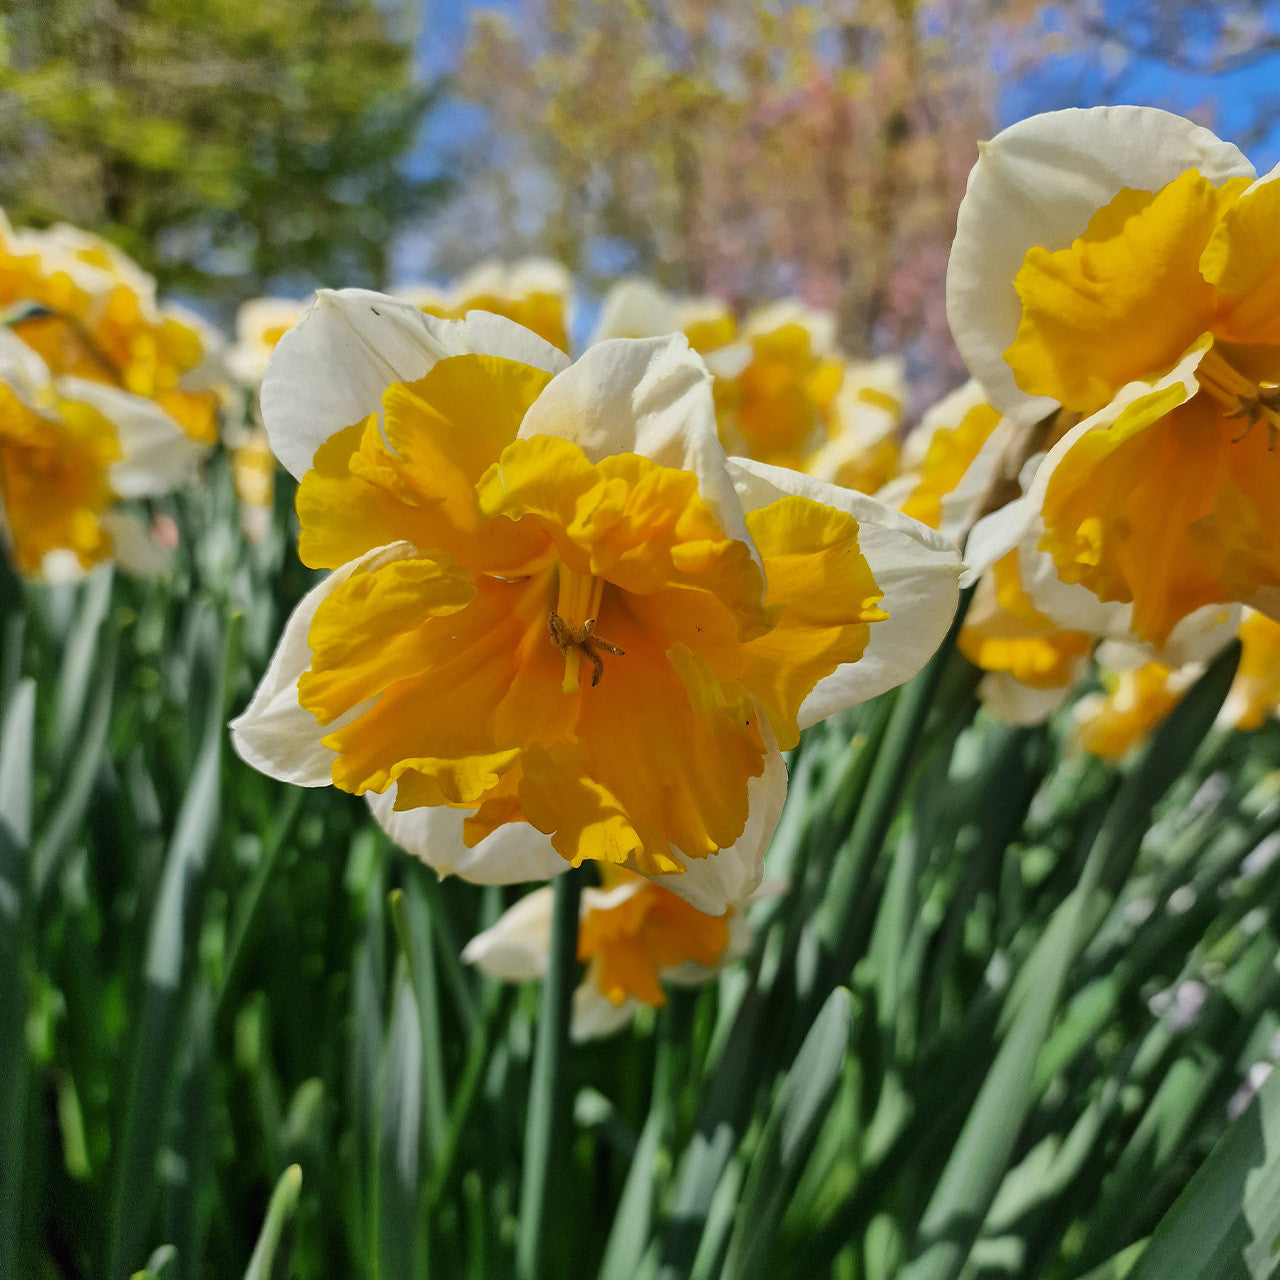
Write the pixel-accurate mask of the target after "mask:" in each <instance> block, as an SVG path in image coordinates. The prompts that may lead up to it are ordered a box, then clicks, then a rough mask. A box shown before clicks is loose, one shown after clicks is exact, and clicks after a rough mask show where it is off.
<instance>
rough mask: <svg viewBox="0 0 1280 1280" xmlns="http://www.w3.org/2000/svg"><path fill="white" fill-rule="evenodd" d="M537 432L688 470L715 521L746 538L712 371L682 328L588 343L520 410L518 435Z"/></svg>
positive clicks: (598, 454)
mask: <svg viewBox="0 0 1280 1280" xmlns="http://www.w3.org/2000/svg"><path fill="white" fill-rule="evenodd" d="M536 435H544V436H555V437H557V438H559V439H562V440H572V441H573V443H574V444H576V445H578V447H579V448H580V449H582V451H583V452H584V453H585V454H586V455H587V457H588V458H590V459H591V461H592V462H599V461H601V460H602V459H603V458H607V457H609V456H610V455H611V454H615V453H640V454H643V455H644V456H645V457H647V458H651V459H652V460H653V461H654V462H656V463H658V465H659V466H663V467H675V468H678V469H679V470H682V471H692V472H693V473H694V475H696V476H697V477H698V492H699V494H700V495H701V497H702V498H703V499H704V500H705V501H706V502H707V503H709V504H710V506H711V507H712V509H713V510H714V511H715V513H716V515H717V517H718V519H719V521H720V526H721V528H722V529H723V530H724V531H725V533H726V534H727V535H728V536H729V537H730V538H737V539H740V540H741V541H743V542H745V543H747V544H748V546H750V545H751V540H750V538H748V537H747V530H746V525H745V524H744V523H743V519H742V509H741V507H740V506H739V504H738V500H737V498H736V497H735V495H734V490H733V481H732V480H731V479H730V477H729V473H728V471H727V470H726V467H725V454H724V450H723V449H722V448H721V446H720V438H719V436H718V435H717V433H716V412H715V402H714V401H713V399H712V396H711V375H710V374H709V373H708V372H707V367H706V365H705V364H704V363H703V362H702V360H701V358H700V357H699V356H698V355H697V353H696V352H694V351H692V350H691V349H690V347H689V341H688V339H687V338H685V337H684V336H683V335H682V334H674V335H671V336H668V337H664V338H648V339H631V340H628V339H623V338H618V339H611V340H610V341H607V342H600V343H597V344H596V345H595V346H593V347H589V348H588V349H587V350H586V351H585V352H584V353H583V355H582V356H581V357H580V358H579V359H578V360H577V361H576V362H575V363H574V364H573V365H572V366H570V367H569V368H568V369H566V370H565V371H564V372H563V373H559V374H557V375H556V376H555V377H554V378H552V380H551V381H550V382H549V383H548V384H547V387H546V389H545V390H544V391H543V393H542V394H541V395H540V396H539V397H538V399H537V400H536V401H534V403H533V404H532V405H531V406H530V408H529V411H528V413H526V414H525V416H524V421H523V422H522V423H521V424H520V438H521V439H528V438H529V437H530V436H536Z"/></svg>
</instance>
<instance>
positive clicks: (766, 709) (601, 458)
mask: <svg viewBox="0 0 1280 1280" xmlns="http://www.w3.org/2000/svg"><path fill="white" fill-rule="evenodd" d="M1274 191H1275V187H1274V185H1272V184H1271V183H1270V182H1269V181H1268V179H1265V178H1264V179H1261V180H1256V181H1255V175H1254V174H1253V172H1252V170H1251V169H1250V168H1249V166H1248V164H1247V162H1246V161H1245V159H1244V157H1243V156H1242V155H1241V154H1240V153H1239V152H1238V151H1237V150H1236V149H1235V148H1234V147H1232V146H1231V145H1230V144H1228V143H1225V142H1222V141H1220V140H1218V139H1216V138H1214V137H1213V136H1212V135H1211V134H1208V133H1207V132H1206V131H1204V130H1201V129H1197V128H1195V127H1194V126H1192V125H1191V124H1189V123H1188V122H1186V121H1182V120H1179V119H1177V118H1176V117H1172V116H1166V115H1165V114H1164V113H1160V112H1150V111H1145V110H1142V109H1138V108H1109V109H1105V110H1101V111H1097V112H1083V113H1078V112H1066V113H1055V114H1053V115H1049V116H1043V117H1036V118H1034V119H1032V120H1029V121H1025V122H1023V123H1022V124H1020V125H1017V126H1014V127H1013V128H1012V129H1010V130H1007V131H1006V132H1005V133H1004V134H1001V135H1000V136H999V137H998V138H996V139H995V140H994V141H993V142H991V143H990V144H988V145H987V146H986V147H985V148H984V150H983V152H982V157H981V159H980V161H979V163H978V166H977V168H976V169H975V172H974V175H973V178H972V179H971V182H970V187H969V193H968V195H967V197H966V201H965V205H964V206H963V207H962V209H961V216H960V220H959V226H958V232H957V239H956V246H955V250H954V253H953V258H952V266H951V275H950V281H949V288H948V308H949V314H950V318H951V321H952V325H953V329H954V331H955V335H956V338H957V343H958V345H959V347H960V349H961V352H962V354H963V355H964V357H965V359H966V361H967V363H968V365H969V367H970V369H971V371H972V373H973V374H974V381H973V382H971V383H970V384H968V385H966V386H964V387H962V388H960V389H959V390H957V391H956V392H955V393H954V394H953V395H951V396H949V397H947V398H946V399H945V400H944V401H942V402H941V403H939V404H937V405H935V406H933V407H932V408H930V409H928V410H927V411H926V412H925V413H924V414H923V416H922V418H921V420H920V422H919V425H917V426H915V427H914V428H913V429H912V430H911V431H909V432H906V431H904V429H903V426H904V420H905V418H906V404H907V400H908V388H907V385H906V383H905V375H904V371H903V367H902V366H901V364H900V363H896V362H894V361H893V360H891V359H887V360H881V361H877V362H870V363H867V362H863V363H858V362H854V361H850V360H848V359H846V358H845V357H843V356H842V355H841V354H840V352H839V347H838V343H837V342H836V339H835V334H834V330H833V325H832V322H831V318H830V317H828V316H823V315H821V314H819V313H814V312H812V311H810V310H808V309H806V308H805V307H803V306H801V305H799V304H798V303H792V302H784V303H774V304H772V305H769V306H765V307H761V308H758V309H756V310H754V311H752V312H750V313H748V314H747V315H745V316H741V317H740V316H737V315H735V314H734V313H733V312H732V311H730V310H729V309H728V308H727V307H726V306H724V305H723V304H721V303H718V302H716V301H715V300H713V299H690V298H677V297H673V296H671V295H668V294H666V293H664V292H663V291H662V290H660V289H658V288H657V287H656V286H653V285H651V284H649V283H648V282H645V281H637V280H632V281H624V282H620V283H619V285H618V287H617V288H616V289H615V290H613V291H612V292H611V294H610V296H609V298H608V299H606V300H605V304H604V306H603V309H602V311H601V314H600V320H599V324H598V326H597V329H596V331H595V333H594V334H592V335H590V339H591V340H590V341H589V342H585V343H583V344H581V347H582V349H580V350H579V351H577V352H576V359H571V358H570V356H569V354H567V350H566V349H567V348H568V346H569V337H568V334H569V329H568V328H567V326H566V310H565V294H566V291H567V281H566V279H565V277H564V275H563V273H562V272H560V271H559V269H558V268H556V267H555V265H554V264H548V263H524V264H520V265H519V266H517V267H516V268H510V269H508V268H500V267H497V266H491V267H487V268H485V269H483V270H482V271H480V272H479V273H477V274H476V275H475V276H474V277H472V278H470V279H469V280H464V281H462V282H460V283H459V284H458V285H457V286H455V287H454V288H453V289H451V290H449V291H447V292H443V293H440V292H430V293H422V292H419V293H416V294H410V293H405V294H401V295H398V296H391V295H383V294H373V293H368V292H365V291H361V290H340V291H336V292H331V291H322V292H321V293H320V294H319V295H318V296H317V297H316V298H315V299H314V300H313V301H312V302H311V303H309V304H301V303H295V302H292V301H286V300H278V299H264V300H259V301H258V302H256V303H254V304H251V305H250V306H248V307H246V308H245V310H244V311H243V312H242V314H241V319H240V325H239V331H238V334H237V340H236V342H235V344H234V346H232V347H230V348H226V346H225V344H223V343H222V342H221V341H220V340H219V338H218V336H217V335H216V334H215V333H213V332H212V331H210V330H209V329H208V328H207V326H204V325H203V324H202V323H201V322H200V321H198V320H197V319H195V318H194V317H191V316H187V315H185V314H183V313H180V312H177V311H176V310H175V309H173V308H171V307H168V306H167V305H165V304H164V303H162V302H160V301H159V300H158V299H157V298H156V297H155V293H154V287H153V285H152V284H151V282H150V281H148V280H147V278H146V277H145V276H144V275H143V274H142V273H141V272H140V271H138V269H137V268H136V267H135V266H134V265H133V264H132V263H130V262H129V261H128V260H127V259H124V258H123V257H122V256H121V255H119V254H118V253H117V252H116V251H115V250H112V249H111V248H110V247H109V246H107V245H105V244H104V243H103V242H101V241H99V240H97V239H96V238H95V237H92V236H89V235H87V234H86V233H83V232H79V231H73V230H72V229H70V228H56V229H54V230H52V231H49V232H23V231H14V230H13V229H11V228H9V227H8V226H7V225H0V308H2V316H0V319H2V321H3V323H2V325H0V497H2V498H3V505H2V506H0V512H2V513H3V528H4V534H5V541H4V547H5V556H4V559H3V562H2V572H0V1277H7V1276H10V1275H13V1276H22V1277H37V1278H39V1280H44V1278H45V1277H66V1278H71V1277H77V1278H78V1277H86V1278H88V1277H95V1278H98V1277H105V1278H107V1280H126V1278H127V1277H131V1276H134V1275H136V1274H142V1275H144V1276H146V1277H150V1278H151V1280H179V1278H187V1277H190V1278H192V1280H195V1278H197V1277H214V1276H218V1277H223V1276H229V1275H245V1276H246V1280H266V1278H267V1277H271V1278H272V1280H283V1278H284V1277H286V1276H296V1277H299V1278H302V1280H310V1278H311V1277H333V1278H334V1280H340V1278H342V1280H345V1278H346V1277H361V1278H362V1277H370V1278H371V1280H372V1278H378V1280H381V1278H383V1277H386V1278H387V1280H391V1278H392V1277H394V1278H395V1280H412V1278H416V1277H427V1276H447V1277H474V1278H475V1280H493V1278H494V1277H508V1276H515V1277H518V1280H535V1278H536V1277H546V1278H548V1280H570V1278H571V1277H572V1278H575V1280H576V1278H577V1277H582V1276H599V1277H601V1278H602V1280H631V1278H632V1277H652V1278H654V1280H678V1278H683V1277H697V1278H698V1280H713V1278H715V1277H719V1278H721V1280H750V1278H753V1277H766V1276H767V1277H769V1278H770V1280H777V1278H780V1277H797V1278H801V1277H803V1278H805V1280H808V1278H810V1277H825V1276H831V1277H836V1278H838V1280H961V1278H963V1280H1121V1278H1122V1277H1126V1276H1127V1277H1131V1278H1132V1280H1236V1278H1237V1277H1238V1278H1240V1280H1261V1278H1262V1277H1270V1276H1273V1275H1275V1274H1277V1271H1278V1269H1280V1072H1277V1073H1271V1064H1272V1062H1273V1061H1274V1060H1276V1059H1277V1058H1280V927H1278V925H1277V919H1276V904H1277V901H1278V898H1280V856H1278V855H1280V726H1278V725H1277V722H1276V714H1275V713H1276V708H1277V706H1280V622H1277V621H1276V620H1275V619H1276V616H1277V613H1278V612H1280V609H1278V607H1277V603H1276V601H1277V598H1278V597H1277V594H1276V592H1277V588H1278V587H1280V553H1278V552H1277V546H1278V545H1280V543H1278V542H1277V538H1276V536H1275V535H1276V534H1277V533H1278V532H1280V462H1278V461H1277V457H1280V455H1278V454H1277V452H1276V448H1275V446H1276V438H1277V434H1278V433H1280V356H1277V354H1276V353H1277V352H1280V328H1278V327H1277V320H1276V315H1277V311H1276V303H1277V300H1280V249H1278V248H1277V246H1280V206H1277V204H1276V198H1275V195H1274ZM276 459H278V460H279V463H280V464H281V466H282V467H283V468H284V469H283V470H278V469H277V467H276ZM229 723H230V726H231V728H230V732H228V724H229Z"/></svg>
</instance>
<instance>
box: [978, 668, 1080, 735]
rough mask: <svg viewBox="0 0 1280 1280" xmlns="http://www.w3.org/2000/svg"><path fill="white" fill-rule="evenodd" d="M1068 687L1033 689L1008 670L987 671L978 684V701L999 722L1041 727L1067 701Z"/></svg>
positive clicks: (1069, 690)
mask: <svg viewBox="0 0 1280 1280" xmlns="http://www.w3.org/2000/svg"><path fill="white" fill-rule="evenodd" d="M1070 692H1071V685H1070V684H1063V685H1054V686H1053V687H1052V688H1050V689H1036V688H1033V687H1032V686H1031V685H1029V684H1023V683H1022V682H1021V681H1019V680H1015V679H1014V678H1013V676H1011V675H1010V674H1009V672H1007V671H988V672H987V673H986V674H985V675H984V676H983V677H982V679H981V680H979V681H978V698H979V699H980V701H981V702H982V705H983V706H984V707H985V708H986V709H987V710H988V711H989V712H990V713H991V714H992V715H993V716H995V718H996V719H997V720H999V721H1001V722H1002V723H1004V724H1010V725H1033V724H1043V723H1044V722H1045V721H1046V720H1047V719H1048V718H1049V717H1050V716H1051V715H1053V713H1054V712H1055V711H1056V710H1057V709H1058V708H1059V707H1060V706H1061V705H1062V704H1063V702H1064V701H1065V700H1066V697H1067V694H1069V693H1070Z"/></svg>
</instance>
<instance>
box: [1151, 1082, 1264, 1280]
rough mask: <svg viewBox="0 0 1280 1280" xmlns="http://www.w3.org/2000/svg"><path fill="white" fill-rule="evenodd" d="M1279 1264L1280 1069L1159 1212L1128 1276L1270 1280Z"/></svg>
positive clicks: (1176, 1279)
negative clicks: (1157, 1221)
mask: <svg viewBox="0 0 1280 1280" xmlns="http://www.w3.org/2000/svg"><path fill="white" fill-rule="evenodd" d="M1277 1271H1280V1071H1272V1072H1271V1073H1270V1075H1268V1077H1267V1078H1266V1080H1265V1081H1263V1084H1262V1087H1261V1088H1260V1089H1259V1090H1258V1092H1257V1095H1256V1096H1255V1097H1254V1099H1253V1101H1252V1102H1251V1103H1250V1104H1249V1106H1248V1107H1247V1108H1246V1109H1245V1111H1244V1114H1243V1115H1241V1116H1240V1117H1239V1118H1238V1119H1237V1120H1236V1121H1235V1122H1234V1123H1233V1124H1232V1125H1231V1127H1230V1128H1229V1129H1228V1130H1227V1132H1226V1133H1225V1134H1224V1135H1223V1136H1222V1138H1221V1139H1220V1140H1219V1142H1218V1144H1217V1146H1215V1147H1214V1149H1213V1151H1212V1152H1211V1153H1210V1155H1209V1158H1208V1159H1207V1160H1206V1161H1205V1162H1204V1164H1203V1165H1201V1166H1200V1168H1199V1169H1198V1170H1197V1171H1196V1174H1195V1176H1194V1177H1193V1178H1192V1179H1191V1181H1190V1183H1189V1184H1188V1185H1187V1188H1186V1190H1184V1191H1183V1193H1182V1195H1181V1196H1179V1197H1178V1199H1177V1201H1176V1202H1175V1203H1174V1205H1173V1207H1172V1208H1171V1209H1170V1210H1169V1212H1168V1213H1167V1214H1165V1216H1164V1218H1163V1219H1161V1221H1160V1224H1159V1225H1158V1226H1157V1227H1156V1229H1155V1231H1154V1232H1153V1233H1152V1235H1151V1240H1150V1243H1149V1244H1148V1245H1147V1248H1146V1250H1145V1251H1144V1252H1143V1254H1142V1257H1141V1258H1140V1259H1139V1261H1138V1264H1137V1266H1136V1267H1134V1269H1133V1270H1132V1271H1131V1272H1130V1273H1129V1276H1128V1280H1270V1278H1271V1277H1273V1276H1275V1275H1276V1274H1277Z"/></svg>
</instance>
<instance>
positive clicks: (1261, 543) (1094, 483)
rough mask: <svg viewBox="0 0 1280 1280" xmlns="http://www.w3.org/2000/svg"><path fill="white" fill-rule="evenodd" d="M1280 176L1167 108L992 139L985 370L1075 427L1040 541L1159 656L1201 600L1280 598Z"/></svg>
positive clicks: (1052, 469) (1030, 125)
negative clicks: (1126, 615) (1126, 613)
mask: <svg viewBox="0 0 1280 1280" xmlns="http://www.w3.org/2000/svg"><path fill="white" fill-rule="evenodd" d="M1275 176H1276V175H1275V174H1272V175H1270V176H1269V177H1268V178H1264V179H1261V180H1255V175H1254V172H1253V169H1252V168H1251V166H1250V165H1249V163H1248V161H1247V160H1245V158H1244V156H1242V155H1241V154H1240V152H1239V151H1238V150H1236V148H1235V147H1233V146H1231V145H1230V144H1229V143H1226V142H1222V141H1220V140H1219V139H1218V138H1215V137H1214V136H1213V135H1212V134H1211V133H1209V132H1208V131H1207V130H1205V129H1201V128H1198V127H1197V126H1195V125H1193V124H1191V123H1190V122H1189V121H1187V120H1183V119H1181V118H1179V117H1177V116H1172V115H1169V114H1167V113H1165V112H1161V111H1155V110H1152V109H1148V108H1140V107H1103V108H1095V109H1092V110H1088V111H1062V112H1054V113H1050V114H1048V115H1043V116H1037V117H1034V118H1033V119H1030V120H1026V121H1023V122H1022V123H1020V124H1018V125H1015V126H1013V127H1012V128H1010V129H1007V130H1005V131H1004V132H1003V133H1001V134H1000V135H999V136H998V137H996V138H995V139H994V140H993V141H992V142H991V143H989V144H987V145H986V146H985V147H983V148H982V151H981V156H980V159H979V161H978V164H977V166H976V167H975V169H974V171H973V173H972V175H971V176H970V181H969V188H968V192H967V194H966V196H965V200H964V203H963V205H962V207H961V211H960V215H959V220H958V225H957V233H956V240H955V244H954V247H953V250H952V257H951V265H950V270H949V275H948V288H947V309H948V316H949V319H950V321H951V326H952V330H953V332H954V334H955V336H956V341H957V343H958V344H959V346H960V350H961V353H962V354H963V355H964V357H965V360H966V362H967V363H968V365H969V368H970V370H971V371H972V372H973V374H974V376H975V377H976V378H977V379H978V381H979V383H980V384H981V385H982V388H983V390H984V392H985V393H986V395H987V397H988V398H989V399H990V401H991V403H992V404H993V405H995V407H996V408H998V409H1000V410H1002V411H1003V412H1005V413H1006V414H1009V415H1012V416H1015V417H1018V418H1020V419H1021V420H1022V421H1031V420H1033V419H1035V418H1037V417H1041V416H1043V415H1045V414H1047V413H1058V414H1059V418H1060V420H1062V419H1065V423H1064V425H1065V424H1069V423H1075V424H1076V425H1074V426H1072V427H1071V429H1070V430H1068V431H1066V434H1065V435H1064V436H1063V437H1062V439H1061V440H1060V441H1059V442H1058V443H1057V444H1056V445H1055V446H1054V447H1053V448H1052V449H1050V451H1049V453H1048V455H1047V456H1046V457H1045V459H1044V460H1043V462H1042V464H1041V466H1040V468H1039V470H1038V471H1037V473H1036V477H1035V483H1034V485H1033V486H1032V488H1033V489H1034V491H1035V496H1036V503H1037V510H1038V512H1039V514H1040V516H1041V518H1042V521H1043V528H1042V531H1041V533H1040V537H1039V540H1038V546H1039V547H1040V548H1041V549H1042V550H1043V551H1045V552H1046V553H1047V554H1048V555H1050V556H1051V557H1052V560H1053V563H1054V565H1055V567H1056V573H1057V576H1058V577H1059V579H1060V580H1061V581H1062V582H1065V583H1071V584H1079V585H1081V586H1083V587H1085V588H1086V589H1087V590H1088V591H1089V592H1091V593H1093V595H1094V596H1095V597H1096V598H1098V599H1100V600H1102V601H1108V602H1120V603H1124V604H1131V605H1132V619H1131V621H1132V628H1133V631H1134V633H1135V634H1136V635H1137V636H1138V637H1140V638H1142V639H1144V640H1149V641H1153V642H1155V643H1157V644H1159V643H1162V642H1164V641H1165V640H1166V639H1167V637H1168V636H1169V635H1170V633H1171V632H1172V631H1173V629H1174V627H1175V626H1176V625H1177V623H1178V622H1179V620H1180V619H1183V618H1185V617H1186V616H1187V615H1189V614H1191V613H1193V612H1194V611H1195V610H1197V609H1200V608H1204V607H1209V606H1213V605H1217V604H1223V603H1229V602H1245V603H1252V604H1255V605H1256V606H1257V607H1259V608H1261V609H1263V610H1266V611H1275V609H1276V608H1277V607H1278V606H1280V551H1278V550H1277V549H1278V548H1280V452H1277V450H1276V441H1277V438H1278V437H1280V320H1278V319H1277V317H1280V236H1277V235H1276V228H1277V226H1280V184H1278V183H1276V182H1275V181H1274V177H1275ZM1037 604H1040V602H1039V601H1037ZM1041 607H1043V606H1041Z"/></svg>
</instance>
